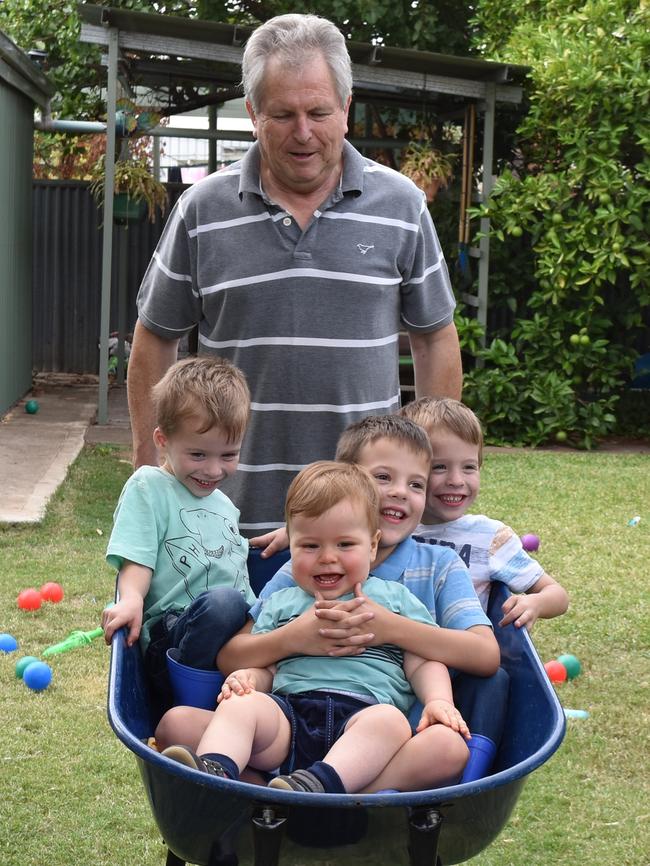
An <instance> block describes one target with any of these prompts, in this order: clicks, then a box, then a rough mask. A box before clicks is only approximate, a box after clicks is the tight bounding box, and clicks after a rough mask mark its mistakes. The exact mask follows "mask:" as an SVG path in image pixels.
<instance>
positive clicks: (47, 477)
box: [0, 385, 131, 523]
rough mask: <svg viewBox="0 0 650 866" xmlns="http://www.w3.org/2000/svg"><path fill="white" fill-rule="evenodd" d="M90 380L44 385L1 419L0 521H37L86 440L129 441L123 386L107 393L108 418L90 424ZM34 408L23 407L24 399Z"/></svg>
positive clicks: (93, 396) (93, 394)
mask: <svg viewBox="0 0 650 866" xmlns="http://www.w3.org/2000/svg"><path fill="white" fill-rule="evenodd" d="M97 395H98V389H97V387H96V386H93V385H74V386H67V385H63V386H56V385H55V386H43V387H39V388H38V389H35V391H34V392H33V393H31V394H27V395H26V397H25V398H24V399H23V400H21V401H20V403H18V404H17V405H16V406H14V407H13V408H12V409H11V410H10V411H9V412H7V414H6V415H4V416H3V417H2V419H0V523H37V522H39V521H40V520H42V519H43V517H44V515H45V509H46V507H47V503H48V502H49V500H50V498H51V497H52V495H53V494H54V492H55V491H56V490H57V488H58V487H59V485H60V484H61V483H62V482H63V481H64V479H65V477H66V475H67V472H68V469H69V467H70V465H71V463H72V462H73V461H74V460H75V458H76V457H77V455H78V454H79V452H80V451H81V449H82V448H83V445H84V441H89V442H116V443H118V444H124V445H127V446H128V445H130V443H131V431H130V427H129V420H128V410H127V406H126V389H125V388H124V387H121V388H117V387H113V388H111V390H110V392H109V404H108V405H109V411H108V414H109V423H108V424H107V425H104V426H102V427H98V426H96V425H95V424H94V422H95V418H96V414H97ZM30 399H34V400H36V401H37V402H38V406H39V408H38V411H37V412H36V413H35V414H29V413H28V412H26V411H25V405H26V403H27V401H28V400H30Z"/></svg>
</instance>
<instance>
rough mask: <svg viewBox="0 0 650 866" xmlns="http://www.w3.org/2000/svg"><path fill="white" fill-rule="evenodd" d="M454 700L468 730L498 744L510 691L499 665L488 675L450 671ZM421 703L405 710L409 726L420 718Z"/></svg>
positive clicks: (506, 675)
mask: <svg viewBox="0 0 650 866" xmlns="http://www.w3.org/2000/svg"><path fill="white" fill-rule="evenodd" d="M451 687H452V690H453V696H454V704H455V706H456V708H457V709H458V711H459V712H460V714H461V716H462V717H463V718H464V719H465V721H466V722H467V727H468V728H469V730H470V733H472V734H481V735H482V736H484V737H489V738H490V739H491V740H492V742H493V743H494V744H495V745H496V747H497V749H498V748H499V743H500V742H501V736H502V734H503V729H504V727H505V721H506V712H507V710H508V695H509V692H510V677H509V676H508V674H507V673H506V671H504V669H503V668H499V669H498V670H497V672H496V673H495V674H492V676H491V677H477V676H473V675H472V674H463V673H453V674H452V680H451ZM421 714H422V704H421V703H420V702H419V701H416V703H415V704H414V705H413V707H412V708H411V710H410V712H409V722H410V723H411V727H412V728H413V729H415V726H416V725H417V723H418V722H419V721H420V715H421Z"/></svg>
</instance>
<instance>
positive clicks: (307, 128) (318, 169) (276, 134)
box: [246, 54, 350, 194]
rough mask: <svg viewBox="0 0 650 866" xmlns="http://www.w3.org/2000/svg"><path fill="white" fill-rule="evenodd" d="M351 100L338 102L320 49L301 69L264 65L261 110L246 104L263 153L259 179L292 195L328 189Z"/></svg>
mask: <svg viewBox="0 0 650 866" xmlns="http://www.w3.org/2000/svg"><path fill="white" fill-rule="evenodd" d="M349 105H350V100H349V99H348V102H347V104H346V106H345V108H342V107H341V104H340V101H339V98H338V95H337V93H336V89H335V87H334V82H333V80H332V76H331V73H330V71H329V69H328V67H327V64H326V63H325V60H324V59H323V57H322V56H321V55H320V54H315V55H314V56H313V58H312V59H311V60H310V61H309V62H308V63H307V64H306V65H305V66H304V67H302V68H301V69H295V68H294V69H286V68H283V67H282V65H281V62H280V61H279V59H278V58H271V59H270V60H269V62H268V64H267V67H266V76H265V79H264V93H263V97H262V100H261V104H260V106H259V111H258V112H255V111H253V108H252V106H251V104H250V103H248V102H247V103H246V107H247V109H248V113H249V114H250V117H251V120H252V121H253V126H254V127H255V131H256V133H257V140H258V143H259V147H260V152H261V158H262V179H263V180H265V179H266V180H267V182H268V180H270V182H271V185H270V189H269V192H272V190H273V187H274V186H275V187H276V188H279V189H280V190H282V191H283V192H287V193H290V194H295V193H298V194H311V193H313V192H316V191H317V190H319V189H320V188H323V190H324V191H325V193H327V192H329V191H330V189H331V188H332V186H333V182H334V181H335V180H336V179H338V176H339V174H340V171H341V154H342V150H343V139H344V136H345V133H346V132H347V129H348V124H347V116H348V108H349Z"/></svg>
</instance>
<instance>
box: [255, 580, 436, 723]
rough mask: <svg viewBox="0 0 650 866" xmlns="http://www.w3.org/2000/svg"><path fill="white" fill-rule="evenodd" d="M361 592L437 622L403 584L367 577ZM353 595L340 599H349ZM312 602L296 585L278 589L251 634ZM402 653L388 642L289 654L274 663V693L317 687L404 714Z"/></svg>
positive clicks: (408, 697) (408, 695)
mask: <svg viewBox="0 0 650 866" xmlns="http://www.w3.org/2000/svg"><path fill="white" fill-rule="evenodd" d="M363 593H364V595H367V596H368V598H371V599H372V600H373V601H376V602H377V603H378V604H381V605H382V606H383V607H387V608H388V609H389V610H392V611H393V612H394V613H399V614H400V615H401V616H406V617H408V618H409V619H412V620H414V621H415V622H423V623H427V624H428V625H431V626H434V627H435V626H436V623H435V622H434V620H433V618H432V616H431V614H430V613H429V611H428V610H427V609H426V607H425V606H424V605H423V604H422V602H421V601H418V599H417V598H416V597H415V596H414V595H413V594H412V593H411V592H409V590H408V589H406V588H405V587H404V586H402V584H400V583H393V582H388V581H385V580H380V578H378V577H369V578H368V580H367V581H366V582H365V583H364V584H363ZM352 597H353V595H352V593H349V594H347V595H344V596H342V597H341V600H342V601H343V600H346V599H350V598H352ZM313 604H314V597H313V596H312V595H309V594H308V593H306V592H305V591H304V590H303V589H301V588H300V587H299V586H291V587H288V588H287V589H280V590H278V591H277V592H274V593H273V595H271V596H269V598H267V599H266V600H265V602H264V605H263V607H262V609H261V611H260V614H259V616H258V618H257V620H256V621H255V623H254V625H253V631H252V633H253V634H259V633H263V632H269V631H273V630H274V629H276V628H279V627H280V626H283V625H285V624H286V623H287V622H289V621H290V620H292V619H295V618H296V617H298V616H300V614H301V613H304V612H305V611H306V610H308V609H309V608H310V607H311V605H313ZM403 664H404V653H403V651H402V650H401V649H400V648H399V647H397V646H393V645H391V644H385V645H383V646H376V647H367V648H366V650H365V651H364V652H363V653H361V655H358V656H336V657H333V656H291V657H290V658H287V659H282V661H280V662H278V664H277V670H276V674H275V676H274V678H273V692H274V693H277V694H283V695H294V694H300V693H301V692H308V691H312V690H318V689H326V690H329V691H340V692H350V693H352V694H357V695H365V696H367V697H369V698H374V699H375V700H376V701H377V702H378V703H380V704H393V705H394V706H396V707H397V708H398V709H400V710H402V712H404V713H406V712H408V710H409V707H410V706H411V704H412V703H413V701H414V699H415V695H414V694H413V690H412V689H411V686H410V683H409V682H408V680H407V679H406V677H405V675H404V667H403Z"/></svg>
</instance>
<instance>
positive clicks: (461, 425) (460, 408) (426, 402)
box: [400, 397, 483, 466]
mask: <svg viewBox="0 0 650 866" xmlns="http://www.w3.org/2000/svg"><path fill="white" fill-rule="evenodd" d="M400 415H401V416H402V417H403V418H409V419H410V420H411V421H414V422H415V423H416V424H419V425H420V427H423V428H424V429H425V430H426V432H427V434H428V435H429V436H433V435H434V434H435V433H436V432H437V431H439V430H446V431H447V432H449V433H453V434H454V436H458V438H459V439H462V440H463V442H467V443H468V444H469V445H476V447H477V448H478V464H479V466H480V465H481V464H482V463H483V430H482V428H481V422H480V421H479V419H478V418H477V417H476V415H475V414H474V412H472V410H471V409H470V408H469V406H466V405H465V404H464V403H461V402H460V401H458V400H452V399H451V398H449V397H439V398H438V397H420V399H419V400H414V401H413V402H412V403H407V404H406V406H403V407H402V408H401V409H400Z"/></svg>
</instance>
